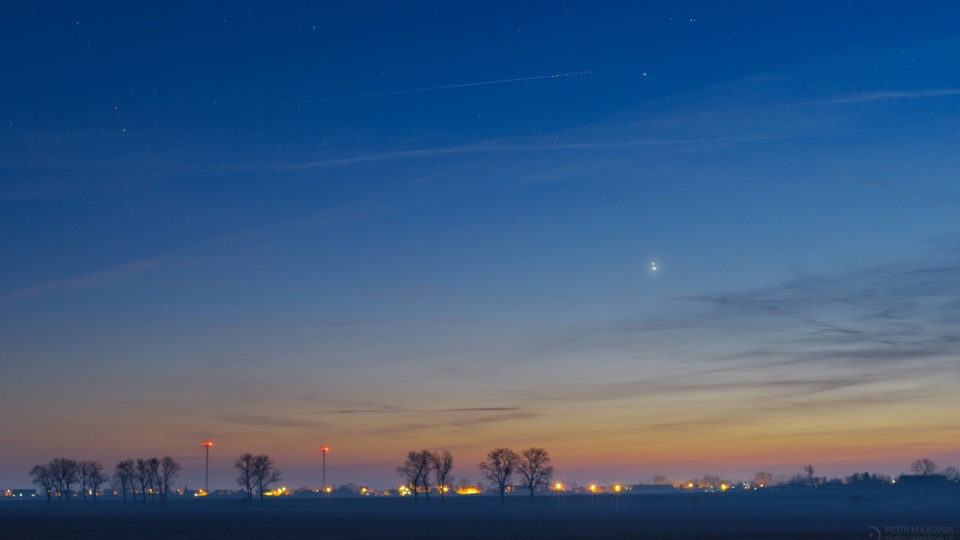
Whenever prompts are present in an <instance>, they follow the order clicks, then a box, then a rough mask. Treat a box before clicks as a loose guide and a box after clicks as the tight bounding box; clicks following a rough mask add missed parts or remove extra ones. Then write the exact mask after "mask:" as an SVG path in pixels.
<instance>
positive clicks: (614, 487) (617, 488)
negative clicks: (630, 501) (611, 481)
mask: <svg viewBox="0 0 960 540" xmlns="http://www.w3.org/2000/svg"><path fill="white" fill-rule="evenodd" d="M622 489H623V486H621V485H620V484H617V485H615V486H613V490H614V491H616V492H617V493H620V491H621V490H622Z"/></svg>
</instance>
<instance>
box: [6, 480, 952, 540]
mask: <svg viewBox="0 0 960 540" xmlns="http://www.w3.org/2000/svg"><path fill="white" fill-rule="evenodd" d="M495 537H496V538H504V539H510V540H514V539H534V538H558V539H575V538H576V539H580V538H588V539H589V538H605V539H606V538H610V539H627V538H665V539H693V538H698V539H699V538H740V539H751V540H752V539H763V538H770V539H799V538H804V539H810V538H813V539H820V538H824V539H833V538H836V539H840V538H843V539H848V538H850V539H857V538H862V539H874V540H878V539H885V540H905V539H907V538H911V539H914V540H960V491H957V490H951V491H945V492H906V491H899V490H886V491H882V492H858V493H853V492H847V491H843V492H826V493H825V492H790V491H766V492H740V493H729V492H728V493H699V494H681V493H677V494H660V495H594V496H589V495H559V496H556V495H553V496H540V497H537V499H536V500H535V502H534V503H533V504H531V502H530V500H529V498H526V497H521V496H516V495H515V496H512V497H508V498H507V499H506V501H505V503H504V504H501V502H500V499H499V498H497V497H490V496H468V497H448V498H447V501H446V504H443V505H441V504H440V500H439V498H437V497H432V498H431V499H430V502H429V503H427V502H426V500H425V499H424V498H423V497H422V496H421V497H420V500H419V501H417V502H416V503H414V500H413V499H412V498H409V497H404V498H399V497H393V498H391V497H383V498H303V499H301V498H283V499H268V500H266V501H265V502H264V503H263V504H261V503H260V502H259V501H254V502H253V503H248V502H246V501H243V500H239V499H214V498H208V499H199V500H198V499H178V500H171V501H169V502H168V503H166V504H161V503H159V502H156V503H153V502H147V503H143V502H136V503H134V502H129V501H128V502H126V503H124V502H122V501H117V500H113V499H111V500H104V499H101V500H100V501H99V502H98V503H96V504H94V503H93V502H92V501H89V502H87V503H83V502H82V501H78V500H72V501H71V502H69V503H57V502H53V503H47V502H46V501H44V500H30V501H3V502H0V538H3V539H7V538H12V539H18V538H25V539H28V538H29V539H47V538H57V539H59V538H69V539H71V540H83V539H98V540H99V539H118V538H123V539H130V538H138V539H139V538H146V539H168V538H177V539H184V538H186V539H221V538H222V539H231V540H243V539H258V540H264V539H299V538H312V539H341V538H343V539H358V540H359V539H374V538H427V539H433V538H436V539H440V538H457V539H474V538H477V539H479V538H495Z"/></svg>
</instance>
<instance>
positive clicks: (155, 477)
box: [147, 457, 160, 502]
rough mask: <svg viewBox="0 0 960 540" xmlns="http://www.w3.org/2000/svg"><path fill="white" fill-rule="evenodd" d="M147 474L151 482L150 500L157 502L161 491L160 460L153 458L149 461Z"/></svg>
mask: <svg viewBox="0 0 960 540" xmlns="http://www.w3.org/2000/svg"><path fill="white" fill-rule="evenodd" d="M147 472H148V474H149V480H150V500H151V501H154V502H156V500H157V492H159V491H160V460H159V459H157V458H155V457H153V458H150V459H148V460H147Z"/></svg>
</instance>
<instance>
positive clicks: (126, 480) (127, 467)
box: [113, 459, 137, 502]
mask: <svg viewBox="0 0 960 540" xmlns="http://www.w3.org/2000/svg"><path fill="white" fill-rule="evenodd" d="M135 475H136V465H134V463H133V460H132V459H127V460H124V461H121V462H120V463H117V466H116V467H114V469H113V480H114V482H116V483H117V484H119V485H120V491H121V492H122V493H123V502H127V489H128V488H129V489H130V490H131V491H132V492H133V501H134V502H136V501H137V492H136V484H135V483H134V476H135Z"/></svg>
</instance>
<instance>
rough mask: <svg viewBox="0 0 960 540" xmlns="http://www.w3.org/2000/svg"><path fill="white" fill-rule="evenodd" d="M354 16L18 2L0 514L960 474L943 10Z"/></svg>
mask: <svg viewBox="0 0 960 540" xmlns="http://www.w3.org/2000/svg"><path fill="white" fill-rule="evenodd" d="M340 4H343V5H333V3H330V2H326V3H323V2H292V1H287V2H279V3H276V2H270V3H267V2H259V1H246V2H244V1H237V2H219V1H218V2H213V1H210V2H199V3H197V2H183V3H178V2H133V3H131V2H108V1H89V2H52V1H51V2H36V1H29V2H28V1H8V2H3V4H2V6H0V66H2V71H3V76H2V78H0V79H2V80H0V121H2V123H0V385H2V386H0V390H2V391H0V408H2V410H3V411H4V412H3V415H2V416H0V438H2V441H3V444H2V446H0V487H25V486H28V485H29V477H28V475H27V471H28V470H29V468H30V467H31V466H32V465H33V464H35V463H41V462H45V461H46V460H48V459H50V458H52V457H56V456H66V457H72V458H75V459H97V460H100V461H102V462H104V464H105V465H107V467H108V468H112V467H113V465H114V464H115V463H116V462H117V461H119V460H121V459H125V458H128V457H149V456H153V455H172V456H174V457H175V458H177V459H179V460H181V461H182V462H183V463H184V465H185V471H184V473H183V475H182V478H181V481H180V483H181V484H184V483H185V484H187V485H188V486H190V487H199V486H201V484H202V480H203V449H202V447H201V446H200V443H201V442H202V441H203V440H205V439H212V440H213V441H214V442H215V444H216V446H215V447H214V449H213V451H212V452H211V486H212V487H232V486H233V485H234V481H233V478H234V476H235V475H234V474H233V472H232V471H231V469H230V464H231V463H232V461H233V459H234V458H235V457H236V456H237V455H239V454H241V453H243V452H253V453H268V454H270V455H271V456H273V457H274V459H275V460H276V462H277V465H278V466H279V468H280V469H282V470H283V471H284V472H285V482H284V483H285V484H286V485H287V486H292V487H296V486H301V485H314V486H318V485H319V484H320V475H319V465H320V456H319V454H318V452H317V448H318V447H319V446H321V445H324V444H326V445H330V446H331V448H332V449H331V452H330V455H329V456H328V461H327V466H328V469H327V477H328V479H329V480H330V481H331V482H333V483H336V484H339V483H346V482H354V483H357V484H361V483H369V484H374V485H378V486H388V485H392V484H394V483H395V482H398V481H399V478H398V477H397V475H396V474H395V473H394V468H395V467H396V465H397V464H398V463H399V462H400V461H401V459H402V457H403V455H404V454H405V453H406V452H407V451H408V450H413V449H422V448H430V449H442V448H446V449H449V450H451V451H452V452H453V454H454V458H455V469H454V475H455V476H457V477H458V478H467V479H471V480H477V479H479V478H480V475H479V473H478V472H477V468H476V464H477V463H478V462H479V461H480V459H481V457H482V456H483V454H484V453H485V452H486V451H487V450H488V449H490V448H493V447H495V446H510V447H514V448H516V449H522V448H526V447H529V446H534V445H535V446H543V447H546V448H547V449H548V450H549V451H550V452H551V454H552V456H553V458H554V461H555V465H556V467H557V472H558V476H560V477H561V478H564V479H570V480H576V481H579V482H613V481H627V482H638V481H649V479H650V477H652V476H653V475H655V474H664V475H667V476H668V477H670V478H672V479H675V480H682V479H685V478H692V477H696V476H700V475H702V474H707V473H709V474H720V475H726V476H730V477H742V478H749V477H752V475H753V473H755V472H756V471H758V470H761V469H762V470H767V471H771V472H774V473H784V474H793V473H797V472H799V471H800V469H801V467H802V466H803V465H806V464H808V463H811V464H813V465H814V467H815V468H816V469H817V472H818V473H819V474H829V475H843V474H850V473H851V472H854V470H860V471H862V470H870V471H875V472H883V473H887V474H897V473H900V472H903V471H905V470H906V469H907V467H908V465H909V463H910V461H912V460H914V459H917V458H920V457H929V458H931V459H933V460H934V461H936V462H937V463H938V464H941V465H942V466H946V465H960V424H958V423H957V412H958V410H960V392H958V391H957V388H958V382H960V328H958V325H957V322H958V321H960V219H958V216H960V178H958V174H960V173H958V171H960V151H958V148H960V31H958V30H957V29H958V28H960V24H958V23H960V5H958V4H956V3H954V2H923V1H919V2H918V1H913V2H874V1H872V0H862V1H861V0H853V1H849V2H840V1H834V2H811V1H804V2H761V1H755V2H748V1H734V2H724V3H720V2H707V1H703V2H677V1H663V2H616V3H608V4H597V3H596V2H560V1H557V2H547V1H543V2H524V1H516V0H512V1H509V2H495V1H483V2H473V3H465V2H463V3H462V2H424V1H421V2H416V1H414V2H400V1H380V2H374V1H357V2H346V3H340ZM550 76H553V77H550ZM518 79H521V80H518ZM654 265H655V270H654Z"/></svg>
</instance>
